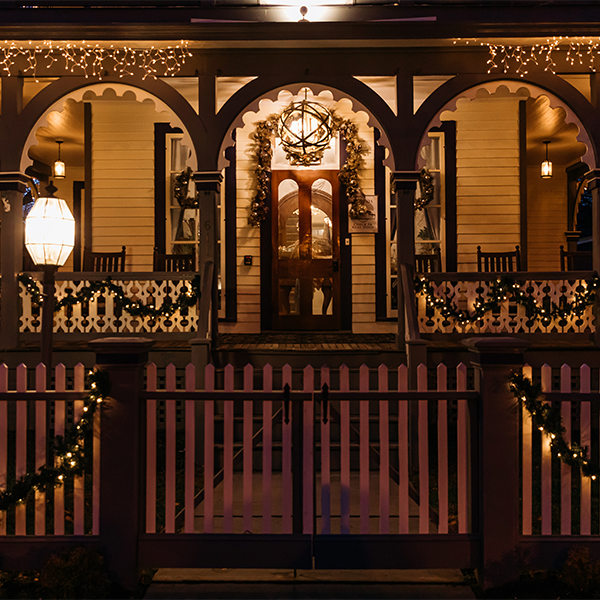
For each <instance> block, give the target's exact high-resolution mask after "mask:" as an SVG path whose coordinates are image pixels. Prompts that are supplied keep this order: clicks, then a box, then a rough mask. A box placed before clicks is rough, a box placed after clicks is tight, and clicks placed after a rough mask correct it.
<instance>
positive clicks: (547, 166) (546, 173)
mask: <svg viewBox="0 0 600 600" xmlns="http://www.w3.org/2000/svg"><path fill="white" fill-rule="evenodd" d="M550 143H551V142H544V144H546V160H545V161H543V162H542V172H541V175H542V179H550V178H551V177H552V162H551V161H550V160H548V144H550Z"/></svg>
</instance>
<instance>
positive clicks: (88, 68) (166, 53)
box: [0, 40, 191, 79]
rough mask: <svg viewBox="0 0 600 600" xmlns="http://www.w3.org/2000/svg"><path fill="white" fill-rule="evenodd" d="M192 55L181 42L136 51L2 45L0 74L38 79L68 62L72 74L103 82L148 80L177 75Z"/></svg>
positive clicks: (48, 43)
mask: <svg viewBox="0 0 600 600" xmlns="http://www.w3.org/2000/svg"><path fill="white" fill-rule="evenodd" d="M190 56H191V53H190V51H189V49H188V43H187V42H186V41H183V40H182V41H181V42H180V43H178V44H175V45H168V46H164V47H160V46H150V47H147V48H143V47H141V48H135V47H133V46H130V45H124V44H101V43H91V42H85V41H82V42H55V41H42V42H32V41H30V42H15V41H9V40H6V41H5V42H4V43H1V42H0V74H5V75H8V76H14V75H24V76H30V77H37V76H39V75H42V74H46V75H47V70H48V69H49V68H50V67H51V66H52V65H53V64H54V63H60V62H64V69H65V71H66V72H68V73H73V74H74V75H80V76H83V77H86V78H88V77H93V78H98V79H102V78H103V77H104V76H106V74H107V73H110V72H111V71H112V72H113V73H115V74H117V75H118V76H119V77H126V76H129V75H134V74H135V73H140V74H141V75H142V77H143V79H146V78H147V77H152V78H156V77H169V76H173V75H176V74H177V73H178V72H179V70H180V69H181V67H182V65H183V64H184V63H185V60H186V58H188V57H190Z"/></svg>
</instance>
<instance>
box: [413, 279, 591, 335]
mask: <svg viewBox="0 0 600 600" xmlns="http://www.w3.org/2000/svg"><path fill="white" fill-rule="evenodd" d="M580 287H581V288H582V289H581V291H580V290H576V291H575V293H574V296H573V301H572V302H569V301H567V300H566V298H565V299H564V300H565V301H564V303H563V304H562V305H561V306H557V305H556V304H555V303H554V302H552V303H551V306H550V307H546V308H544V306H542V305H541V304H540V303H538V301H537V300H536V299H535V297H534V296H533V295H532V294H529V293H527V292H526V291H524V290H523V289H521V285H520V284H519V283H518V282H516V281H515V280H513V279H511V278H509V277H502V278H499V279H496V281H493V282H490V284H489V288H488V290H487V300H477V301H476V302H475V307H474V310H473V312H472V313H471V312H469V311H466V310H461V309H458V308H457V307H456V306H455V305H454V303H453V302H452V300H453V298H454V296H450V297H449V296H447V295H446V294H443V295H442V296H438V295H436V292H435V290H434V288H433V284H432V283H431V281H429V280H427V278H426V277H417V278H416V279H415V292H416V293H417V294H425V296H426V302H427V305H428V306H430V307H432V308H436V309H437V310H438V311H439V313H440V314H441V315H442V317H443V318H444V319H448V318H453V319H456V320H457V321H458V322H459V324H460V325H466V324H470V323H476V322H478V321H481V320H482V319H483V317H484V316H485V315H486V313H488V312H490V311H499V310H500V305H501V303H502V302H503V301H504V300H508V299H509V297H510V299H511V300H513V301H514V302H516V303H517V304H520V305H521V306H524V307H525V312H526V315H527V317H528V318H529V319H530V320H539V321H541V323H542V324H543V325H549V324H550V323H551V322H552V321H553V320H554V319H566V318H568V317H571V316H578V317H581V316H582V315H583V314H584V313H585V310H586V308H587V307H588V306H591V305H592V304H593V303H594V301H595V299H596V290H597V289H598V287H600V279H599V278H598V276H597V275H594V277H593V278H592V279H590V280H585V281H582V282H581V284H580Z"/></svg>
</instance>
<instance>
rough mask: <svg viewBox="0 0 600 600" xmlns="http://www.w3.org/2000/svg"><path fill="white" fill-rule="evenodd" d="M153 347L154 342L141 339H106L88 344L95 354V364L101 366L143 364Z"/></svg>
mask: <svg viewBox="0 0 600 600" xmlns="http://www.w3.org/2000/svg"><path fill="white" fill-rule="evenodd" d="M153 345H154V340H151V339H149V338H143V337H122V338H121V337H106V338H99V339H96V340H91V341H90V342H88V346H89V347H90V349H91V350H92V351H93V352H95V353H96V364H102V365H111V364H134V363H145V362H146V361H147V359H148V352H149V351H150V348H152V346H153ZM118 357H120V358H118Z"/></svg>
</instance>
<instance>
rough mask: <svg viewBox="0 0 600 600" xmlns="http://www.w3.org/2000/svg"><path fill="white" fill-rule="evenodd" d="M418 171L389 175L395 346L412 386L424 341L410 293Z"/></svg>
mask: <svg viewBox="0 0 600 600" xmlns="http://www.w3.org/2000/svg"><path fill="white" fill-rule="evenodd" d="M418 180H419V172H418V171H397V172H395V173H393V174H392V186H393V188H392V189H394V193H395V194H396V219H397V223H396V243H397V257H398V280H397V285H398V334H397V336H396V343H397V346H398V349H405V351H406V360H407V363H408V370H409V385H410V387H411V389H416V375H417V367H418V366H419V364H421V363H425V364H426V363H427V342H425V340H422V339H421V335H420V333H419V326H418V323H417V315H416V304H415V297H414V292H413V280H414V277H415V216H414V204H415V190H416V189H417V182H418Z"/></svg>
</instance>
